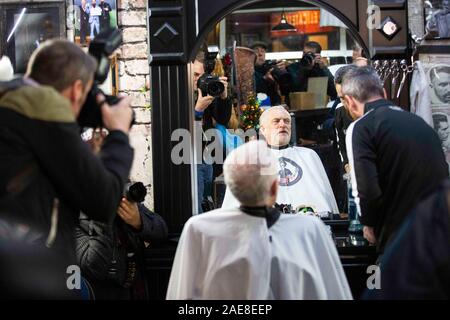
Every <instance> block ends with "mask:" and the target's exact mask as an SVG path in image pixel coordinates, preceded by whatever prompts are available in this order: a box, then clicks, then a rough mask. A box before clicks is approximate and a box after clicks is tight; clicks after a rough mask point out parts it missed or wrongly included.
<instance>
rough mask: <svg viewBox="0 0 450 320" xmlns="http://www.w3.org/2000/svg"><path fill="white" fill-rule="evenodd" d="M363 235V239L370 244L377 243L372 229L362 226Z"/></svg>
mask: <svg viewBox="0 0 450 320" xmlns="http://www.w3.org/2000/svg"><path fill="white" fill-rule="evenodd" d="M363 235H364V238H366V239H367V241H369V243H371V244H375V243H377V238H376V237H375V232H374V231H373V228H372V227H368V226H364V228H363Z"/></svg>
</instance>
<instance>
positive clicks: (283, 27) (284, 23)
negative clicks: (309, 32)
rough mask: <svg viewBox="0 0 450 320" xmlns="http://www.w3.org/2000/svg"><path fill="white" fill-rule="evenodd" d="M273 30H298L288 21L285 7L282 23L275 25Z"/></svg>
mask: <svg viewBox="0 0 450 320" xmlns="http://www.w3.org/2000/svg"><path fill="white" fill-rule="evenodd" d="M272 31H294V32H295V31H297V28H296V27H294V26H293V25H292V24H290V23H288V22H287V19H286V13H284V9H283V12H282V13H281V20H280V23H279V24H277V25H276V26H275V27H273V28H272Z"/></svg>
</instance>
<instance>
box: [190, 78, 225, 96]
mask: <svg viewBox="0 0 450 320" xmlns="http://www.w3.org/2000/svg"><path fill="white" fill-rule="evenodd" d="M197 88H199V89H200V90H202V95H203V96H207V95H210V96H213V97H220V96H221V95H222V93H223V92H224V91H225V86H224V85H223V83H222V82H221V81H220V79H219V77H216V76H213V75H211V74H207V73H204V74H203V75H202V76H201V77H200V78H198V81H197Z"/></svg>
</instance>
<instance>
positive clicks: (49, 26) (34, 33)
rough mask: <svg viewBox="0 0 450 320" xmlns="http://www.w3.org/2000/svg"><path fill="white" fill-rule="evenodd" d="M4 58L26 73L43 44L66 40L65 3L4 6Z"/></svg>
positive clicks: (0, 23) (0, 32) (0, 45)
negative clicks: (40, 45) (60, 39)
mask: <svg viewBox="0 0 450 320" xmlns="http://www.w3.org/2000/svg"><path fill="white" fill-rule="evenodd" d="M0 16H1V18H0V36H1V41H0V55H7V56H8V57H9V58H10V59H11V62H12V64H13V67H14V72H15V73H19V74H20V73H24V72H25V71H26V66H27V63H28V60H29V58H30V56H31V54H32V53H33V51H34V50H35V49H36V48H37V47H38V46H39V44H40V43H42V42H43V41H45V40H47V39H51V38H65V37H66V16H65V2H63V1H61V2H46V3H36V2H35V3H29V2H27V3H15V4H0Z"/></svg>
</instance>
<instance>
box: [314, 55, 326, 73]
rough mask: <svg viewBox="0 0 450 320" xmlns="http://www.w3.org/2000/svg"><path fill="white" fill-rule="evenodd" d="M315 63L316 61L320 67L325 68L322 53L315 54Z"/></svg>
mask: <svg viewBox="0 0 450 320" xmlns="http://www.w3.org/2000/svg"><path fill="white" fill-rule="evenodd" d="M314 57H315V58H314V63H316V64H317V65H319V68H320V69H323V68H325V63H324V62H323V60H322V56H321V55H320V54H318V53H316V54H315V55H314Z"/></svg>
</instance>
